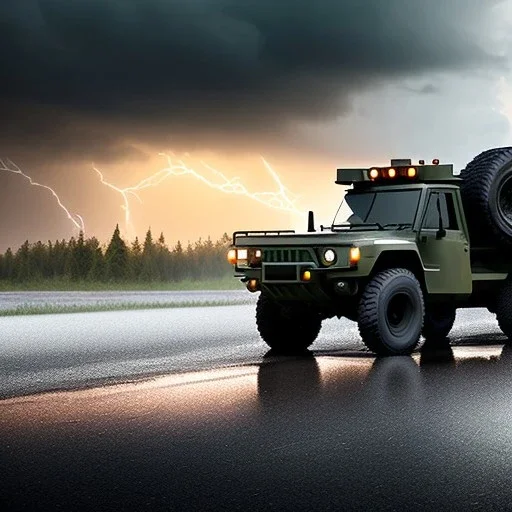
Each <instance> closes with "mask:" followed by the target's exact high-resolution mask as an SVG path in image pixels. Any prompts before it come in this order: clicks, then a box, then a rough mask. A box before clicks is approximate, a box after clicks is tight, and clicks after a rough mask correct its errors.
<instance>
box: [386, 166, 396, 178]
mask: <svg viewBox="0 0 512 512" xmlns="http://www.w3.org/2000/svg"><path fill="white" fill-rule="evenodd" d="M388 176H389V177H390V178H394V177H395V176H396V169H393V168H391V169H389V171H388Z"/></svg>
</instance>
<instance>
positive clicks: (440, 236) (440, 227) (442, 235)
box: [436, 194, 446, 240]
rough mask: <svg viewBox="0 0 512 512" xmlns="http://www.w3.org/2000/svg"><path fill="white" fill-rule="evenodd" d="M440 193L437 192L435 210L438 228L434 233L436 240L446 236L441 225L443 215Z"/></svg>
mask: <svg viewBox="0 0 512 512" xmlns="http://www.w3.org/2000/svg"><path fill="white" fill-rule="evenodd" d="M440 196H441V194H437V212H438V213H439V229H438V230H437V233H436V240H441V238H444V237H445V236H446V229H444V226H443V215H442V213H441V199H440Z"/></svg>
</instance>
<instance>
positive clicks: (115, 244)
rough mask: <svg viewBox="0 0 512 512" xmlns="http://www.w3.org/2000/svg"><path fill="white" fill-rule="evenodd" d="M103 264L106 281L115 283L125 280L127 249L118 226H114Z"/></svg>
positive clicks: (126, 273)
mask: <svg viewBox="0 0 512 512" xmlns="http://www.w3.org/2000/svg"><path fill="white" fill-rule="evenodd" d="M105 262H106V271H107V275H106V277H107V279H113V280H115V281H120V280H121V279H126V277H127V275H128V247H127V246H126V243H125V242H124V240H123V239H122V238H121V235H120V231H119V225H118V224H116V229H115V230H114V234H113V235H112V239H111V240H110V244H109V245H108V247H107V250H106V251H105Z"/></svg>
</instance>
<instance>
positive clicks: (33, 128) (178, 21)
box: [0, 0, 503, 156]
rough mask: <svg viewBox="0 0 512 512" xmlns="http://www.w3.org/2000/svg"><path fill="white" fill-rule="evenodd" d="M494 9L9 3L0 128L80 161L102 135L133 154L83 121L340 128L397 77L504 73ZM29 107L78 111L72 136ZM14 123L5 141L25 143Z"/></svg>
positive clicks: (144, 129)
mask: <svg viewBox="0 0 512 512" xmlns="http://www.w3.org/2000/svg"><path fill="white" fill-rule="evenodd" d="M497 3H499V2H498V1H495V0H442V1H441V0H439V1H432V2H430V1H429V2H426V1H425V0H345V1H343V0H315V1H306V0H108V1H107V0H40V1H39V2H37V1H35V0H25V1H23V2H20V1H13V0H11V1H9V0H7V1H4V2H1V5H0V45H1V46H0V48H1V53H0V69H1V70H2V73H3V76H4V79H3V80H2V82H1V86H0V87H1V91H2V98H3V100H4V101H5V102H7V104H9V106H10V108H9V110H8V112H6V111H4V114H3V117H4V119H7V120H10V121H11V122H12V123H13V126H14V125H15V130H14V131H15V132H16V129H18V131H19V132H20V136H22V137H23V131H24V129H25V130H27V132H26V134H25V135H26V137H27V138H28V137H30V133H32V132H38V133H40V132H41V131H44V132H45V133H46V134H47V139H48V141H49V143H50V145H56V147H58V144H59V143H60V141H62V140H65V141H66V142H65V144H66V145H67V147H68V148H70V150H71V151H73V150H74V148H75V146H76V147H79V146H80V145H82V146H80V147H83V144H84V141H90V144H91V145H92V147H93V148H94V147H95V146H96V144H95V142H94V140H95V136H96V138H99V140H101V141H103V144H99V145H98V146H99V147H98V148H97V150H98V151H101V148H103V151H104V152H105V155H107V156H112V155H115V154H117V152H116V151H117V150H116V149H115V148H116V147H117V148H118V150H119V151H123V149H122V148H123V147H124V146H122V144H121V146H120V145H119V144H120V143H119V142H117V143H114V142H113V141H112V140H110V139H112V138H113V137H114V136H113V135H112V132H110V137H109V136H108V134H107V131H106V130H105V126H104V125H99V128H98V129H97V130H96V131H95V132H94V130H93V131H91V128H90V127H87V126H82V125H81V124H79V125H78V127H77V125H76V123H77V122H78V121H77V119H78V120H79V119H80V115H79V114H80V113H81V114H82V115H83V116H86V117H87V118H88V119H91V118H96V119H97V120H98V121H100V120H101V121H108V122H109V123H112V126H114V125H115V126H116V129H117V130H118V132H117V133H119V135H123V136H125V135H133V136H143V137H146V138H148V139H151V134H154V133H155V131H157V130H160V129H166V130H168V131H169V133H173V132H175V133H178V132H180V133H181V134H183V133H196V134H198V135H199V133H204V132H205V131H208V130H210V131H217V132H218V131H222V130H225V131H226V132H227V133H229V132H238V133H239V132H240V131H245V132H247V133H252V132H262V131H263V130H270V131H272V130H275V131H276V132H279V127H280V126H281V124H282V123H286V122H287V121H294V120H313V119H327V118H334V117H335V116H337V115H339V114H340V113H343V111H345V110H346V109H347V108H348V107H349V102H350V95H351V93H353V92H356V91H359V90H361V89H362V88H364V87H369V86H372V85H376V84H379V83H381V82H382V81H385V80H388V79H397V78H399V77H410V76H415V75H419V74H425V73H428V72H431V71H438V70H464V69H469V68H471V67H473V66H474V67H480V68H481V67H482V66H491V67H495V66H502V65H503V62H502V61H501V59H499V58H497V57H496V56H494V55H493V54H492V48H491V45H490V42H489V41H486V40H485V37H484V36H485V35H486V34H489V33H492V31H491V30H489V26H490V25H489V22H488V20H489V19H490V18H489V17H490V16H491V10H492V6H493V5H494V4H497ZM425 92H429V91H425ZM32 105H44V106H47V107H51V108H52V109H57V110H55V112H57V111H58V112H60V114H59V116H60V117H59V116H57V117H58V118H59V119H61V118H62V117H63V118H66V115H65V114H63V113H65V112H70V113H71V115H70V118H69V124H68V125H67V126H68V127H69V128H70V129H69V130H65V129H63V125H60V128H56V127H55V126H56V120H55V119H53V118H52V115H50V114H49V112H53V111H54V110H52V111H48V110H37V112H36V113H35V114H34V115H33V116H31V115H29V114H27V112H28V111H27V108H29V107H31V106H32ZM8 125H9V122H7V123H3V124H2V128H0V130H1V131H0V137H1V138H2V139H3V140H4V141H5V140H7V141H10V140H14V139H15V138H16V137H15V135H14V134H13V131H12V130H9V128H8ZM64 125H66V124H65V123H64ZM80 130H83V132H84V133H81V131H80ZM27 133H28V135H27ZM94 134H95V135H94ZM114 138H115V137H114ZM91 141H92V142H91ZM116 144H117V146H116ZM112 148H114V149H112ZM111 152H113V154H112V155H111V154H110V153H111Z"/></svg>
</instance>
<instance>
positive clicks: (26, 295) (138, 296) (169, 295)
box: [0, 289, 257, 311]
mask: <svg viewBox="0 0 512 512" xmlns="http://www.w3.org/2000/svg"><path fill="white" fill-rule="evenodd" d="M256 300H257V296H256V295H253V294H251V293H249V292H247V290H245V289H243V290H225V291H222V290H221V291H155V292H152V291H140V292H137V291H127V292H118V291H114V292H49V291H45V292H0V311H6V310H12V309H15V308H17V307H21V306H25V307H26V306H37V307H43V306H52V307H54V306H96V305H98V304H101V305H103V304H107V305H115V304H182V303H190V302H194V303H198V304H201V303H205V302H207V303H211V302H225V301H230V302H237V303H239V304H253V303H255V302H256Z"/></svg>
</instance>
